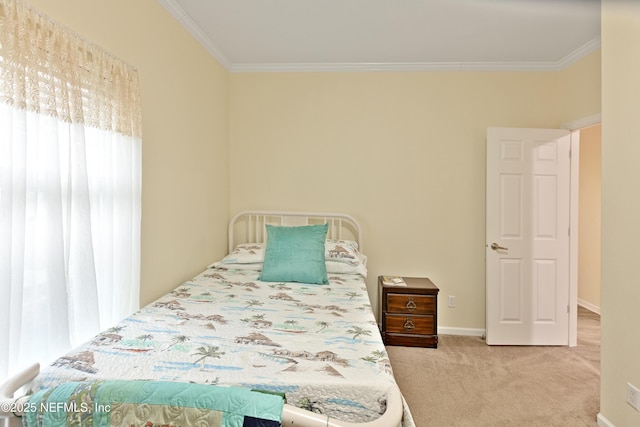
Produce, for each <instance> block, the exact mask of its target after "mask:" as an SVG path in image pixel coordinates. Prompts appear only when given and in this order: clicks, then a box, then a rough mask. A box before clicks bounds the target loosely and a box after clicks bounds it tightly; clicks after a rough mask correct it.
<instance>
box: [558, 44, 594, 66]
mask: <svg viewBox="0 0 640 427" xmlns="http://www.w3.org/2000/svg"><path fill="white" fill-rule="evenodd" d="M601 45H602V40H601V38H600V36H598V37H596V38H594V39H593V40H590V41H588V42H587V43H585V44H583V45H582V46H580V47H579V48H577V49H576V50H574V51H573V52H571V53H570V54H569V55H567V56H565V57H564V58H562V59H561V60H560V61H558V62H557V63H556V64H557V66H558V70H563V69H565V68H567V67H568V66H569V65H571V64H574V63H576V62H578V61H579V60H580V59H582V58H584V57H585V56H587V55H589V54H590V53H592V52H595V51H596V50H598V49H600V47H601Z"/></svg>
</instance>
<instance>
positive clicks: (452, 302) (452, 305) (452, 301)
mask: <svg viewBox="0 0 640 427" xmlns="http://www.w3.org/2000/svg"><path fill="white" fill-rule="evenodd" d="M455 306H456V297H454V296H453V295H449V308H455Z"/></svg>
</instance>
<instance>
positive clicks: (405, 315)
mask: <svg viewBox="0 0 640 427" xmlns="http://www.w3.org/2000/svg"><path fill="white" fill-rule="evenodd" d="M403 279H404V282H405V283H406V286H398V285H386V284H384V283H383V281H382V276H378V289H379V291H380V294H379V295H380V298H379V301H380V317H381V319H382V327H381V331H380V332H381V334H382V340H383V341H384V344H385V345H400V346H407V347H429V348H437V347H438V291H439V289H438V287H437V286H436V285H434V284H433V282H432V281H431V280H429V279H427V278H420V277H403Z"/></svg>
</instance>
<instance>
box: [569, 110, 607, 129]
mask: <svg viewBox="0 0 640 427" xmlns="http://www.w3.org/2000/svg"><path fill="white" fill-rule="evenodd" d="M600 123H602V114H601V113H598V114H593V115H591V116H588V117H583V118H581V119H578V120H574V121H572V122H567V123H565V124H563V125H562V126H560V128H561V129H567V130H578V129H584V128H588V127H590V126H595V125H599V124H600Z"/></svg>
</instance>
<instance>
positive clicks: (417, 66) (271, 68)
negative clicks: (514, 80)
mask: <svg viewBox="0 0 640 427" xmlns="http://www.w3.org/2000/svg"><path fill="white" fill-rule="evenodd" d="M559 70H560V68H559V67H558V63H557V62H390V63H388V62H369V63H365V62H354V63H348V62H347V63H280V64H233V65H232V66H231V70H230V71H231V72H233V73H268V72H272V73H282V72H313V73H315V72H363V71H559Z"/></svg>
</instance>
